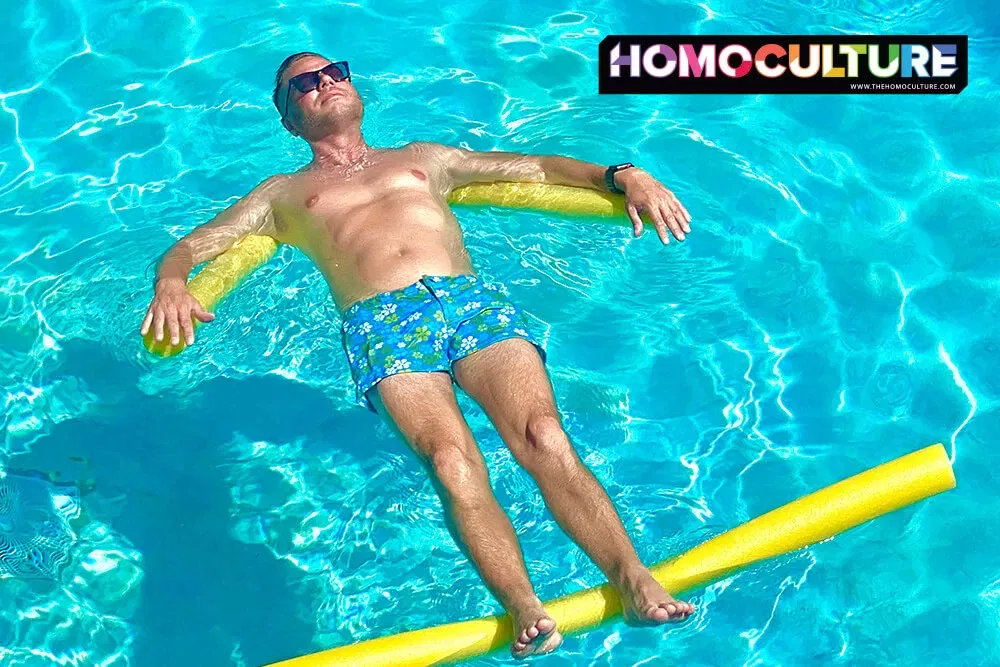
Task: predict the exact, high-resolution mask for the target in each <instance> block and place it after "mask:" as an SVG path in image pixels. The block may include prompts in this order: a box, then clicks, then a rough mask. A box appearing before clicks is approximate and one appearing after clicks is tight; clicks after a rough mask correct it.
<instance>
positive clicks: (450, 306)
mask: <svg viewBox="0 0 1000 667" xmlns="http://www.w3.org/2000/svg"><path fill="white" fill-rule="evenodd" d="M273 100H274V105H275V107H277V109H278V112H279V113H280V114H281V122H282V124H283V125H284V127H285V128H286V129H287V130H288V131H289V132H291V133H292V134H293V135H295V136H298V137H302V138H303V139H304V140H305V141H306V142H308V143H309V146H310V148H312V152H313V160H312V162H311V163H310V164H308V165H307V166H305V167H303V168H302V169H301V170H299V171H298V172H296V173H294V174H285V175H278V176H272V177H271V178H268V179H267V180H265V181H264V182H262V183H261V184H260V185H258V186H257V187H256V188H254V189H253V191H251V192H250V193H249V194H248V195H246V196H245V197H243V198H242V199H241V200H240V201H238V202H237V203H235V204H233V205H232V206H231V207H229V208H228V209H226V210H225V211H223V212H221V213H220V214H219V215H218V216H216V218H215V219H213V220H212V221H211V222H209V223H207V224H204V225H201V226H199V227H198V228H196V229H195V230H194V231H193V232H191V233H190V234H189V235H187V236H186V237H184V238H183V239H181V240H180V241H178V242H177V243H176V244H175V245H174V246H173V247H171V248H170V250H169V251H168V252H167V253H166V255H165V256H164V258H163V261H162V263H161V265H160V268H159V271H158V275H157V281H156V289H155V296H154V298H153V300H152V303H151V304H150V306H149V310H148V312H147V313H146V317H145V319H144V320H143V323H142V333H143V335H145V334H146V332H147V331H149V330H150V328H152V329H153V331H154V336H155V338H156V340H158V341H159V340H162V339H163V336H164V335H165V330H166V332H167V333H169V335H170V339H171V342H172V343H173V344H178V343H179V341H180V335H181V334H182V333H183V335H184V337H185V339H186V341H187V343H188V344H191V343H192V342H193V340H194V334H193V318H198V319H199V320H200V321H202V322H209V321H211V320H212V319H213V318H214V316H213V315H212V314H210V313H207V312H206V311H205V310H204V309H203V308H202V306H201V304H199V303H198V302H197V301H196V300H195V299H194V297H192V296H191V294H190V293H189V292H188V291H187V288H186V282H187V278H188V275H189V273H190V272H191V270H192V268H193V267H194V266H196V265H197V264H199V263H201V262H204V261H207V260H210V259H212V258H214V257H215V256H217V255H219V254H220V253H222V252H224V251H225V250H227V249H228V248H229V247H230V246H231V245H232V244H233V242H234V241H236V240H237V239H238V238H239V237H241V236H243V235H245V234H266V235H270V236H272V237H274V238H275V239H276V240H278V241H280V242H281V243H288V244H292V245H295V246H297V247H298V248H300V249H301V250H302V251H304V252H305V253H306V254H307V255H308V256H309V257H310V258H311V259H312V260H313V261H314V262H315V263H316V265H317V267H318V268H319V269H320V271H321V272H322V273H323V275H324V276H325V278H326V280H327V282H328V283H329V286H330V290H331V292H332V294H333V298H334V301H335V303H336V305H337V308H338V310H339V311H340V313H341V316H342V335H343V341H344V347H345V350H346V352H347V356H348V361H349V363H350V367H351V373H352V376H353V379H354V382H355V384H356V389H357V399H358V402H359V404H360V405H362V406H366V407H368V408H369V409H372V410H373V411H375V412H376V413H377V414H379V415H380V416H381V417H382V418H383V419H385V420H386V421H387V423H388V424H389V425H391V426H392V427H393V428H394V430H395V431H396V433H397V434H398V435H399V436H400V437H401V438H402V439H403V440H404V441H405V442H406V443H407V444H408V445H409V446H410V447H411V448H412V449H413V450H414V451H415V452H416V454H417V455H418V457H419V458H420V460H421V461H422V462H423V463H424V465H425V466H426V467H427V469H428V471H429V473H430V475H431V478H432V479H433V481H434V483H435V488H436V489H437V492H438V493H439V494H440V496H441V500H442V502H443V503H444V506H445V508H446V509H447V514H448V516H449V525H448V527H449V529H450V530H451V531H452V535H453V536H454V538H455V540H456V542H457V543H458V544H459V545H460V546H462V548H463V549H464V551H465V553H466V554H468V556H469V558H470V560H471V561H472V563H473V564H474V565H475V567H476V569H477V571H478V572H479V574H480V575H481V576H482V578H483V580H484V582H485V583H486V585H487V587H488V588H489V589H490V591H491V592H492V593H493V594H494V595H495V596H496V598H497V599H498V600H499V601H500V603H501V604H502V605H503V606H504V608H505V609H506V610H507V611H508V612H509V613H510V615H511V617H512V620H513V623H514V636H515V641H514V644H513V646H512V647H511V650H512V653H513V654H514V655H515V656H516V657H519V658H520V657H525V656H528V655H531V654H536V653H547V652H549V651H551V650H553V649H554V648H556V647H557V646H558V645H559V644H560V642H561V641H562V637H561V635H560V634H559V632H558V630H557V628H556V624H555V622H554V621H553V620H552V619H551V618H550V617H548V616H547V615H546V614H545V610H544V608H543V607H542V603H541V602H540V601H539V599H538V597H537V596H536V595H535V592H534V589H533V588H532V584H531V582H530V580H529V578H528V574H527V571H526V569H525V565H524V559H523V557H522V554H521V551H520V546H519V544H518V541H517V538H516V536H515V533H514V529H513V527H512V526H511V523H510V520H509V518H508V517H507V515H506V514H505V513H504V511H503V510H502V509H501V508H500V506H499V505H498V504H497V501H496V499H495V498H494V496H493V492H492V489H491V487H490V483H489V476H488V472H487V469H486V466H485V463H484V459H483V457H482V454H481V453H480V451H479V448H478V446H477V445H476V443H475V441H474V439H473V436H472V433H471V431H470V429H469V426H468V425H467V423H466V421H465V419H464V417H463V415H462V412H461V410H460V408H459V406H458V402H457V399H456V396H455V392H454V389H453V386H452V380H453V379H454V381H455V383H457V384H458V386H459V387H461V388H462V389H463V390H464V391H465V392H466V393H468V394H469V395H470V396H471V397H472V398H473V399H474V400H475V401H477V402H478V404H479V405H480V406H482V408H483V410H484V411H485V412H486V414H487V415H488V416H489V418H490V420H491V421H492V422H493V424H494V426H495V427H496V428H497V431H498V432H499V434H500V436H501V437H502V438H503V440H504V442H505V443H506V445H507V446H508V447H509V448H510V449H511V451H512V453H513V455H514V457H515V458H516V459H517V461H518V463H519V464H521V465H522V466H524V468H525V469H526V470H527V471H528V472H529V473H530V474H531V475H532V477H533V478H534V479H535V481H536V482H537V483H538V486H539V488H540V490H541V492H542V495H543V497H544V499H545V501H546V503H547V505H548V507H549V508H550V509H551V511H552V513H553V515H554V516H555V518H556V520H557V521H558V522H559V525H560V526H561V527H562V528H563V529H564V530H565V531H566V532H567V533H568V534H569V535H570V537H572V538H573V540H574V541H575V542H576V543H577V544H579V545H580V546H581V547H582V548H583V550H584V551H585V552H586V553H587V554H588V555H589V556H590V557H591V558H592V559H593V560H594V562H595V563H596V564H597V565H598V566H599V567H600V568H601V570H602V571H603V572H604V573H605V574H606V575H607V577H608V580H609V582H610V583H611V584H612V585H613V586H614V587H615V589H616V590H617V591H618V592H619V593H620V595H621V598H622V601H623V605H624V610H625V616H626V619H627V620H628V621H630V622H632V623H638V624H658V623H665V622H667V621H672V620H683V619H685V618H687V617H688V615H689V614H691V613H692V611H694V608H693V607H692V605H690V604H688V603H686V602H681V601H678V600H675V599H674V598H673V597H671V596H670V595H669V594H668V593H667V591H665V590H664V589H663V587H662V586H660V584H659V583H657V582H656V580H655V579H653V577H652V575H651V574H650V572H649V570H648V569H646V567H645V566H643V564H642V563H641V562H640V560H639V558H638V556H637V555H636V552H635V549H634V548H633V545H632V543H631V542H630V540H629V538H628V536H627V534H626V532H625V529H624V527H623V525H622V522H621V520H620V518H619V517H618V514H617V512H616V510H615V508H614V506H613V505H612V502H611V500H610V499H609V498H608V495H607V493H606V492H605V491H604V489H603V488H602V487H601V485H600V483H599V482H598V481H597V479H596V478H595V477H594V476H593V474H592V473H591V472H590V471H589V470H588V469H587V468H586V467H585V465H584V464H583V462H582V461H581V460H580V458H579V456H578V455H577V453H576V452H575V450H574V448H573V446H572V445H571V444H570V441H569V438H568V437H567V435H566V433H565V432H564V431H563V428H562V425H561V421H560V418H559V413H558V411H557V409H556V404H555V400H554V398H553V392H552V386H551V384H550V381H549V377H548V374H547V371H546V369H545V365H544V360H545V352H544V350H543V349H542V348H541V346H540V345H538V344H537V342H536V341H535V339H534V338H533V337H532V335H531V333H530V332H529V327H528V326H527V324H526V322H525V319H524V317H523V313H522V312H521V311H520V310H518V308H517V307H516V306H515V305H514V304H512V303H511V302H510V301H509V300H508V299H507V298H506V296H505V294H504V291H503V289H502V288H500V287H499V286H497V285H494V284H491V283H487V282H483V281H481V280H480V279H479V278H478V277H477V276H476V275H475V273H474V271H473V268H472V264H471V262H470V258H469V255H468V253H467V251H466V249H465V246H464V244H463V240H462V231H461V228H460V227H459V225H458V221H457V220H456V219H455V217H454V215H453V214H452V212H451V210H450V208H449V207H448V204H447V197H448V193H449V192H450V191H451V190H452V189H454V188H456V187H458V186H461V185H464V184H467V183H472V182H490V181H540V182H546V183H558V184H564V185H574V186H581V187H589V188H594V189H597V190H604V191H608V190H609V189H612V188H614V189H615V190H616V191H618V190H619V188H620V189H621V190H622V191H624V193H625V197H626V201H627V207H628V212H629V217H630V218H631V220H632V224H633V228H634V232H635V235H636V236H639V235H640V234H641V232H642V220H641V218H640V214H641V213H645V214H646V215H647V216H648V217H649V218H650V219H651V221H652V222H653V224H654V225H655V227H656V230H657V232H658V234H659V237H660V239H661V241H662V242H663V243H669V238H668V229H669V231H670V232H672V233H673V235H674V236H675V237H676V238H677V239H678V240H683V239H684V235H685V234H686V233H689V232H690V231H691V228H690V225H689V223H690V220H691V218H690V216H689V215H688V213H687V211H686V210H685V209H684V208H683V207H682V206H681V204H680V203H679V202H678V201H677V199H676V198H675V197H674V196H673V194H672V193H671V192H670V191H669V190H667V189H666V188H665V187H663V186H662V185H661V184H660V183H658V182H657V181H656V180H655V179H654V178H653V177H651V176H650V175H649V174H647V173H646V172H644V171H642V170H640V169H638V168H622V169H615V168H611V169H608V170H606V169H605V168H604V167H599V166H597V165H593V164H588V163H585V162H579V161H577V160H572V159H570V158H566V157H558V156H545V157H533V156H527V155H521V154H515V153H501V152H491V153H477V152H472V151H467V150H462V149H458V148H452V147H447V146H442V145H438V144H432V143H412V144H409V145H407V146H404V147H402V148H399V149H394V150H383V149H376V148H372V147H371V146H369V145H368V144H366V143H365V140H364V138H363V137H362V135H361V119H362V114H363V104H362V101H361V98H360V97H359V95H358V92H357V90H356V89H355V88H354V86H353V84H352V83H351V79H350V70H349V66H348V64H347V63H346V62H338V63H331V62H330V61H329V60H327V59H326V58H324V57H322V56H320V55H317V54H314V53H297V54H295V55H292V56H290V57H289V58H287V59H286V60H285V61H284V62H283V63H282V64H281V66H280V67H279V68H278V72H277V76H276V81H275V88H274V95H273ZM606 178H607V179H609V180H607V181H606Z"/></svg>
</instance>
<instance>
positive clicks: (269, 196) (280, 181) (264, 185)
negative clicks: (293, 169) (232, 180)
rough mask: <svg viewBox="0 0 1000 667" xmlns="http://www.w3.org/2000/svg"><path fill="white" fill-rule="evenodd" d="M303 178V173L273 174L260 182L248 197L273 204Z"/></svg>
mask: <svg viewBox="0 0 1000 667" xmlns="http://www.w3.org/2000/svg"><path fill="white" fill-rule="evenodd" d="M304 176H305V174H304V173H293V174H275V175H273V176H268V177H267V178H265V179H264V180H263V181H261V182H260V183H259V184H258V185H257V187H255V188H254V189H253V190H252V191H251V192H250V195H249V196H250V197H253V198H255V199H260V200H263V201H268V202H273V201H275V200H276V199H279V198H281V197H282V196H283V195H285V194H286V193H288V192H289V190H291V189H292V187H294V186H295V184H296V183H298V182H300V181H301V180H302V178H303V177H304Z"/></svg>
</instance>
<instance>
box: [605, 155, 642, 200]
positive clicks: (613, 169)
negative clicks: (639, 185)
mask: <svg viewBox="0 0 1000 667" xmlns="http://www.w3.org/2000/svg"><path fill="white" fill-rule="evenodd" d="M634 166H635V165H634V164H632V163H631V162H623V163H622V164H613V165H611V166H610V167H608V169H607V171H605V172H604V182H605V183H606V184H607V186H608V190H611V191H612V192H615V193H617V194H620V195H623V194H625V191H624V190H622V189H621V188H619V187H618V186H617V185H615V174H617V173H618V172H619V171H622V170H623V169H631V168H632V167H634Z"/></svg>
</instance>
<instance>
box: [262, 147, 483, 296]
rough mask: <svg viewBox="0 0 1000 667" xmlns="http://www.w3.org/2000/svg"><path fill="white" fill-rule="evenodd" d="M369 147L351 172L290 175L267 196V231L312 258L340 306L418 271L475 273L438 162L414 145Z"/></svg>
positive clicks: (406, 280) (415, 277) (408, 280)
mask: <svg viewBox="0 0 1000 667" xmlns="http://www.w3.org/2000/svg"><path fill="white" fill-rule="evenodd" d="M372 153H373V154H374V155H373V157H372V158H371V160H370V162H371V164H370V165H369V166H367V167H366V168H364V169H363V170H361V171H359V172H357V173H354V174H350V175H346V176H345V175H341V174H334V173H327V172H322V171H318V170H310V171H303V172H299V173H295V174H291V175H289V176H287V177H286V179H285V180H284V181H283V182H282V185H281V187H280V188H278V192H277V193H276V194H275V195H274V197H273V199H272V201H271V206H272V210H273V212H274V216H273V221H271V224H270V225H269V227H273V229H270V230H269V231H270V233H272V234H273V235H274V236H275V238H277V239H278V241H280V242H282V243H287V244H290V245H294V246H296V247H298V248H300V249H301V250H302V251H303V252H305V253H306V254H307V255H308V256H309V257H310V258H311V259H312V260H313V261H314V262H315V263H316V265H317V267H318V268H319V269H320V271H321V272H322V273H323V275H324V276H325V278H326V280H327V282H328V283H329V285H330V290H331V292H332V293H333V297H334V301H335V302H336V304H337V307H338V308H339V309H340V310H341V311H343V310H344V309H346V308H347V307H349V306H350V305H351V304H353V303H355V302H357V301H359V300H361V299H364V298H366V297H369V296H372V295H374V294H378V293H380V292H387V291H390V290H394V289H398V288H400V287H404V286H406V285H409V284H412V283H414V282H415V281H416V280H418V279H419V278H420V277H421V276H424V275H460V274H467V273H472V272H473V269H472V265H471V262H470V258H469V255H468V252H467V251H466V249H465V244H464V241H463V239H462V230H461V228H460V227H459V225H458V221H457V220H456V219H455V216H454V215H453V214H452V212H451V209H450V208H449V207H448V202H447V195H448V190H449V188H450V183H449V178H448V175H447V173H445V171H444V169H443V168H442V167H441V165H440V164H438V163H436V162H435V160H434V159H433V158H432V157H431V156H430V155H429V154H428V153H427V152H425V151H423V150H421V149H419V148H417V147H414V146H406V147H404V148H401V149H398V150H386V151H374V150H373V151H372Z"/></svg>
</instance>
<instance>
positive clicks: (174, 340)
mask: <svg viewBox="0 0 1000 667" xmlns="http://www.w3.org/2000/svg"><path fill="white" fill-rule="evenodd" d="M167 327H168V328H169V329H170V344H171V345H178V344H179V343H180V342H181V325H180V323H179V322H178V321H177V310H176V309H174V308H171V309H170V310H168V311H167Z"/></svg>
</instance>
